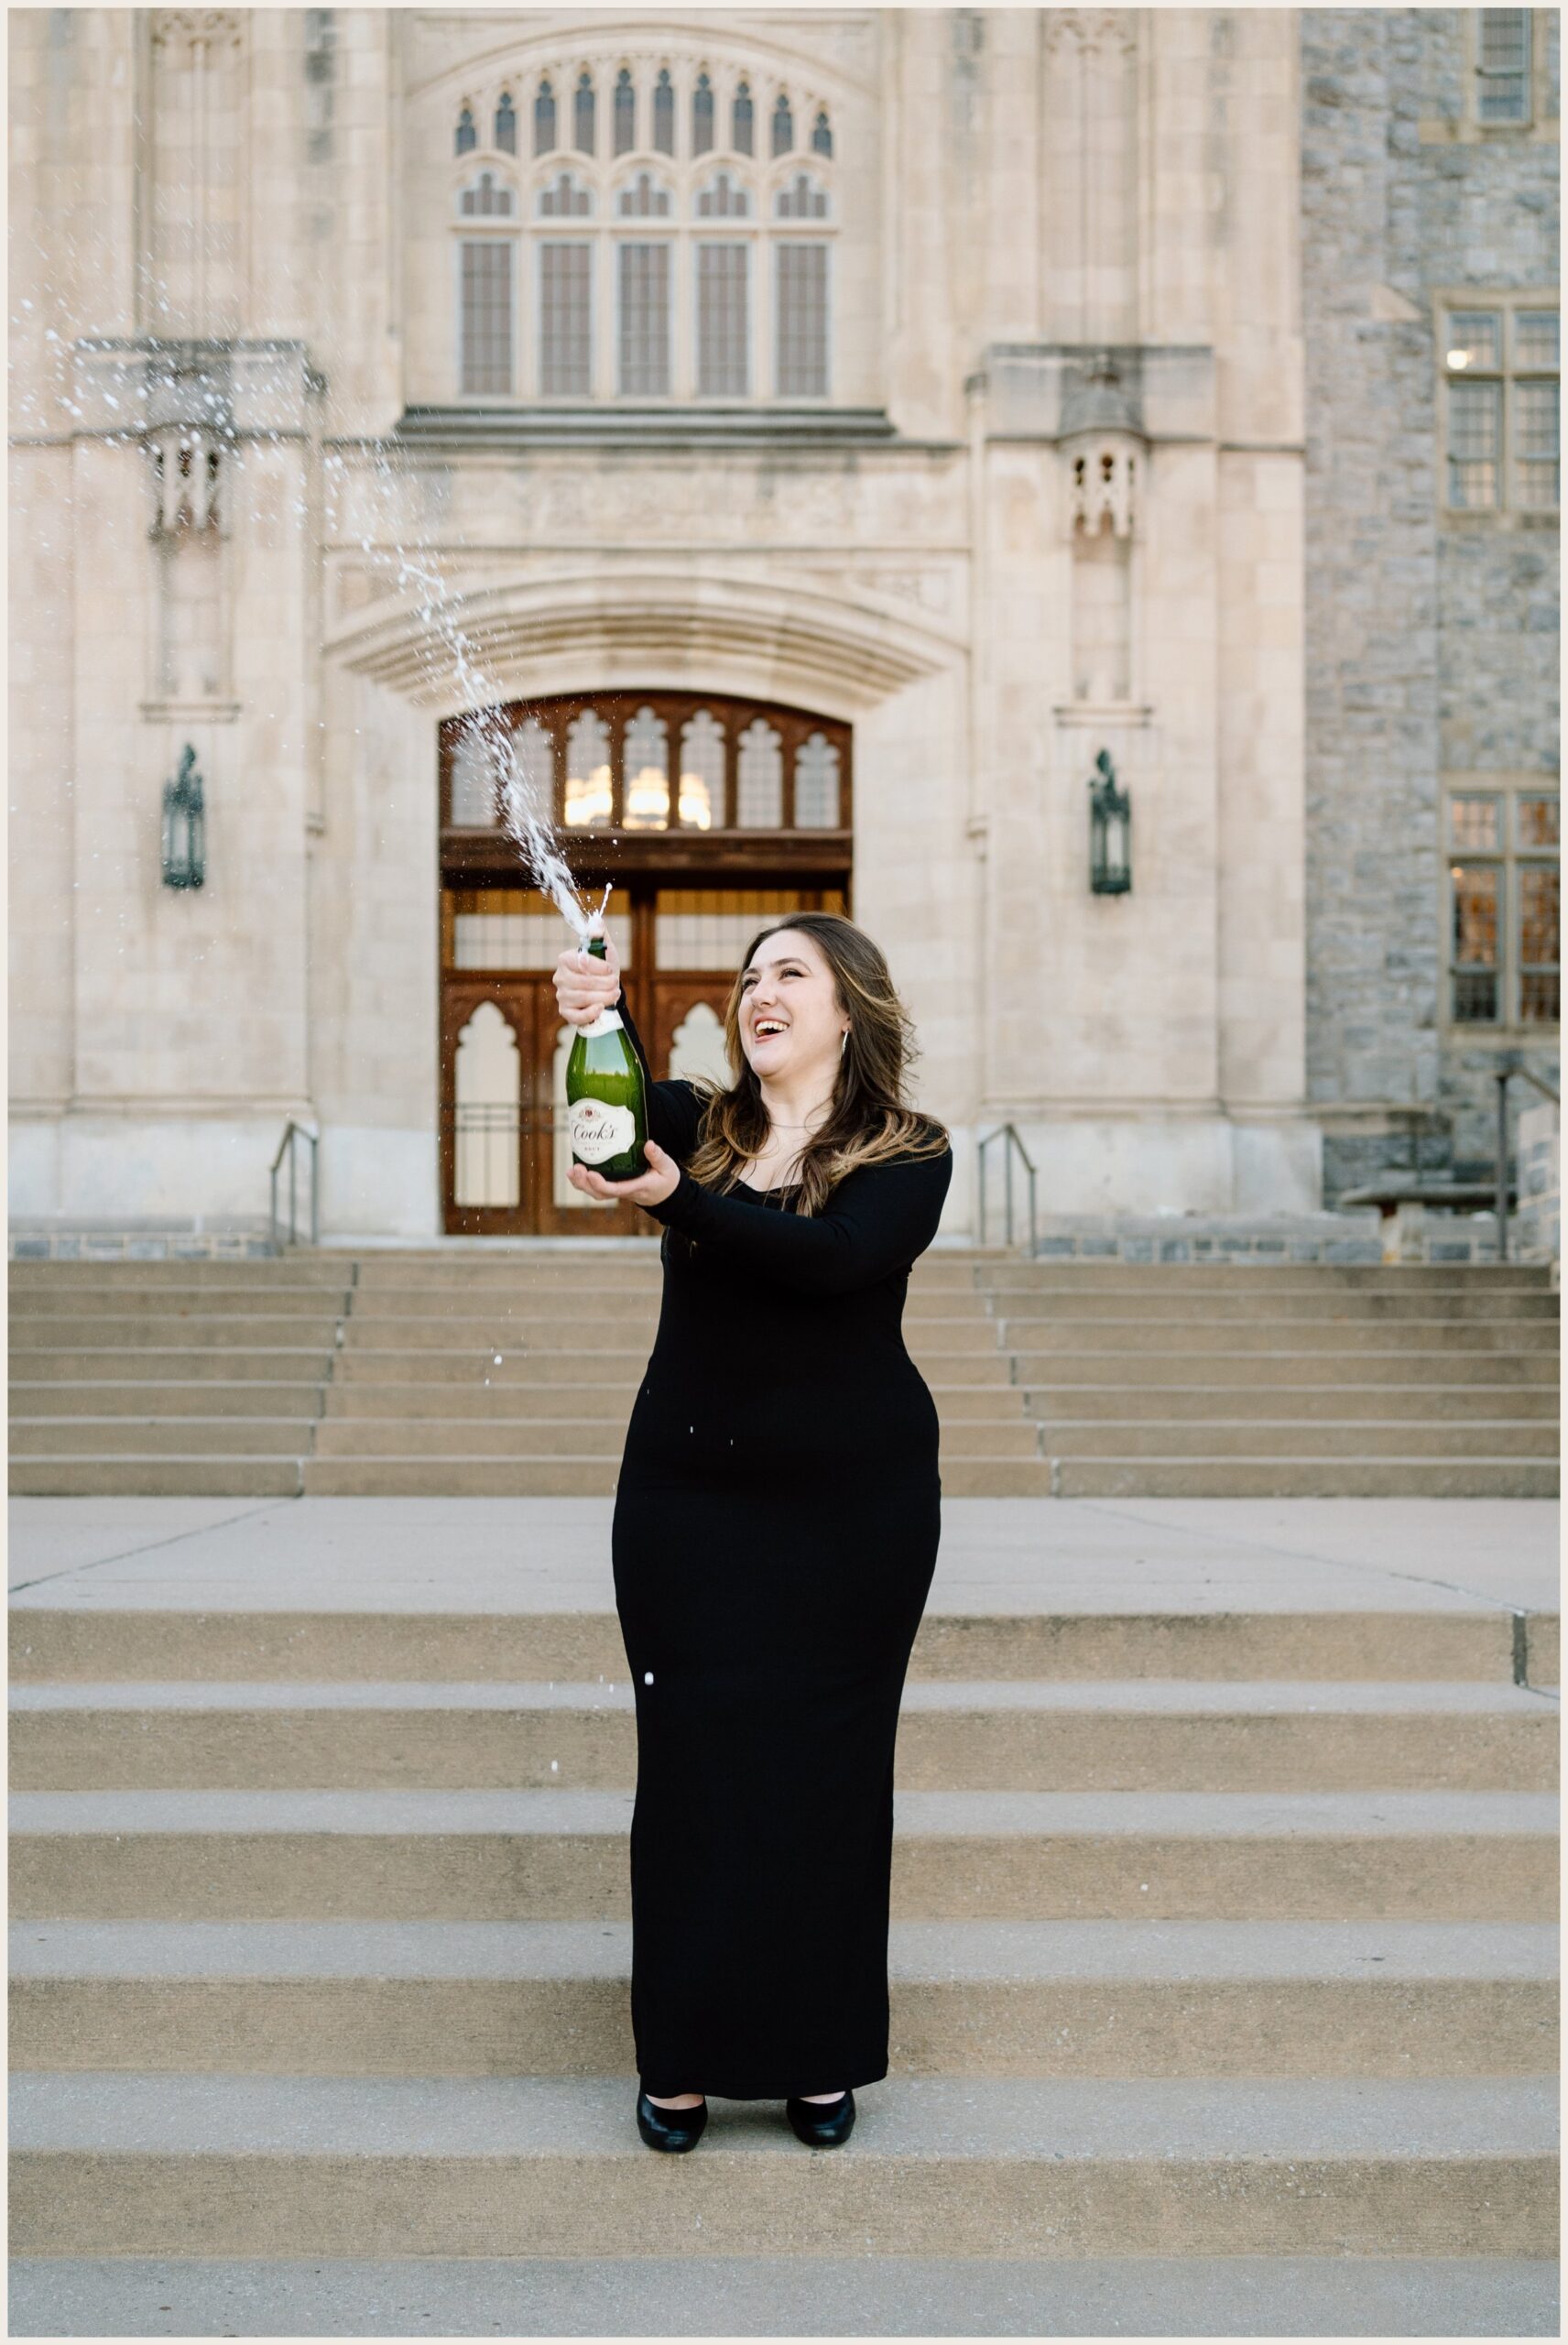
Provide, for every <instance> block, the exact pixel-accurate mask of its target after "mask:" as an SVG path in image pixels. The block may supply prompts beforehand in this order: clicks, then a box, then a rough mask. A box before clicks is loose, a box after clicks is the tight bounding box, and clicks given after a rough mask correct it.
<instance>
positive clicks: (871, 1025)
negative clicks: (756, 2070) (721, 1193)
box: [687, 912, 949, 1214]
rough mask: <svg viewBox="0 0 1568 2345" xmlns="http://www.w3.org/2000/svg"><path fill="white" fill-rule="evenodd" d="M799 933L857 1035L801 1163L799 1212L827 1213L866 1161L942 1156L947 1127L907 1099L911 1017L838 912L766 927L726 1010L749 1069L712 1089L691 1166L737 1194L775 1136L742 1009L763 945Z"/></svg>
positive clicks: (740, 1063)
mask: <svg viewBox="0 0 1568 2345" xmlns="http://www.w3.org/2000/svg"><path fill="white" fill-rule="evenodd" d="M787 930H789V931H794V932H796V933H799V934H800V935H802V936H809V937H810V938H811V941H812V943H814V944H815V945H817V946H818V947H819V949H820V951H821V953H822V958H823V959H824V960H825V961H826V963H827V965H828V967H829V969H830V970H831V971H832V973H833V987H834V991H835V993H836V995H837V999H838V1006H839V1008H840V1009H842V1010H843V1011H844V1015H845V1017H846V1018H847V1019H848V1020H849V1033H848V1036H847V1038H846V1040H845V1042H844V1056H843V1058H842V1059H841V1061H840V1063H839V1071H838V1080H837V1082H836V1083H835V1084H834V1085H833V1105H832V1107H831V1109H830V1110H829V1113H828V1116H827V1118H826V1120H825V1122H823V1123H822V1124H821V1125H820V1126H819V1127H818V1129H816V1131H814V1132H813V1133H812V1135H811V1139H810V1140H808V1141H807V1143H806V1145H805V1147H804V1148H803V1149H802V1150H801V1151H800V1158H799V1160H798V1169H799V1172H800V1196H799V1198H798V1199H797V1201H796V1211H797V1212H798V1213H801V1214H811V1213H817V1212H820V1211H821V1209H822V1205H824V1204H825V1203H826V1201H827V1198H828V1196H829V1194H830V1193H831V1192H832V1190H833V1188H835V1187H836V1185H837V1184H838V1183H839V1182H840V1181H842V1180H843V1179H844V1176H845V1175H846V1174H847V1173H850V1172H857V1171H858V1170H859V1169H860V1167H861V1166H862V1165H864V1164H889V1163H892V1162H895V1161H897V1160H898V1159H900V1158H903V1159H906V1160H910V1159H919V1158H921V1157H928V1156H941V1155H942V1153H943V1152H944V1151H945V1150H946V1149H947V1147H948V1145H949V1142H948V1136H947V1132H946V1129H945V1128H944V1127H943V1126H942V1125H941V1124H939V1123H938V1122H937V1121H936V1119H935V1118H934V1117H931V1116H925V1115H922V1114H920V1110H919V1109H918V1108H914V1107H910V1106H909V1103H908V1100H907V1099H906V1096H905V1086H906V1084H907V1082H908V1078H909V1068H910V1066H911V1065H912V1063H913V1062H914V1060H915V1058H916V1056H917V1052H916V1048H915V1040H914V1028H913V1026H912V1024H911V1023H910V1020H909V1012H908V1010H906V1009H905V1008H904V1005H903V1003H902V1002H901V1001H900V1000H899V998H898V994H897V993H896V992H895V991H894V988H893V980H892V977H891V976H889V974H888V970H887V961H886V960H885V959H884V958H883V955H882V953H881V950H880V948H879V947H878V946H877V945H876V944H874V943H872V941H871V939H870V937H868V936H867V935H866V932H865V931H864V929H859V928H856V927H855V923H854V922H853V921H848V920H843V919H841V918H840V916H839V915H838V913H836V912H796V913H794V914H793V915H792V917H791V918H789V920H778V921H774V922H771V924H770V925H769V926H768V927H767V928H762V929H758V931H757V934H756V935H755V936H754V937H753V938H752V940H751V943H750V944H749V945H748V946H747V947H746V955H745V958H744V959H743V961H742V963H741V965H740V968H739V970H738V971H737V973H736V976H735V984H734V985H733V987H731V988H730V998H729V1000H728V1001H727V1002H726V1004H725V1005H724V1047H725V1049H726V1051H727V1052H728V1053H729V1061H730V1064H731V1065H732V1066H735V1067H738V1068H739V1069H740V1074H739V1075H738V1076H737V1078H736V1080H735V1082H734V1083H733V1084H732V1085H731V1086H730V1088H729V1089H728V1090H727V1091H726V1090H724V1088H723V1087H722V1086H721V1085H718V1084H712V1085H711V1087H710V1088H709V1090H708V1097H707V1101H706V1105H705V1107H704V1110H703V1116H702V1127H701V1131H700V1135H699V1140H698V1145H697V1148H696V1151H695V1152H694V1153H693V1155H692V1157H691V1162H690V1163H689V1164H688V1166H687V1170H688V1172H690V1173H691V1178H692V1179H693V1180H694V1181H700V1182H702V1184H703V1185H704V1186H705V1187H707V1188H714V1189H728V1188H733V1187H734V1186H735V1183H736V1182H737V1181H738V1180H739V1179H740V1175H741V1172H742V1171H743V1170H744V1168H745V1167H746V1165H747V1164H749V1163H750V1162H751V1161H752V1159H753V1158H754V1157H755V1156H757V1155H758V1154H759V1153H760V1151H761V1150H762V1148H763V1145H764V1143H765V1142H766V1140H767V1139H768V1133H769V1131H770V1130H771V1129H772V1126H771V1120H770V1118H769V1117H768V1109H767V1107H765V1105H764V1104H763V1098H762V1088H761V1085H760V1084H759V1083H758V1081H757V1076H756V1074H754V1073H753V1071H752V1068H751V1065H750V1063H749V1062H748V1060H747V1058H746V1052H745V1050H744V1049H743V1048H742V1045H741V1034H740V1005H741V999H742V987H743V984H744V982H745V978H746V970H747V968H748V967H749V966H750V965H751V962H752V960H753V958H754V956H755V954H756V953H757V947H758V945H759V944H763V943H766V942H767V940H768V937H770V936H779V935H781V934H782V933H784V932H785V931H787Z"/></svg>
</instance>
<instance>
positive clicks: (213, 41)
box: [152, 8, 243, 53]
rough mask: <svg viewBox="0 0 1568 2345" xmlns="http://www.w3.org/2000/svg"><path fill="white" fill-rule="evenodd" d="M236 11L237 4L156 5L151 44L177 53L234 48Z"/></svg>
mask: <svg viewBox="0 0 1568 2345" xmlns="http://www.w3.org/2000/svg"><path fill="white" fill-rule="evenodd" d="M240 14H241V12H240V11H239V10H238V9H237V8H159V9H158V10H156V11H155V13H154V16H153V20H152V45H153V47H154V49H171V50H174V51H177V52H180V53H183V52H186V51H190V52H192V53H193V52H194V51H195V50H197V49H201V50H203V51H205V50H209V49H238V47H239V46H240V42H241V39H242V38H243V35H242V29H241V24H240Z"/></svg>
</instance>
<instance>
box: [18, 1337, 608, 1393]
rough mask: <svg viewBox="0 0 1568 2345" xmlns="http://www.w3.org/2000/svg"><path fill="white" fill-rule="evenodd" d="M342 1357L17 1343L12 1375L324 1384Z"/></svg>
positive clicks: (272, 1350)
mask: <svg viewBox="0 0 1568 2345" xmlns="http://www.w3.org/2000/svg"><path fill="white" fill-rule="evenodd" d="M341 1357H342V1355H341V1354H340V1353H338V1352H337V1351H336V1348H335V1347H334V1346H333V1345H332V1344H308V1345H299V1344H294V1345H287V1344H268V1345H260V1346H257V1345H252V1346H245V1345H241V1344H233V1345H229V1344H202V1345H200V1346H194V1347H182V1346H179V1345H138V1346H136V1347H135V1348H134V1349H127V1348H126V1347H125V1346H124V1345H115V1346H109V1347H105V1346H103V1345H95V1346H93V1347H80V1346H76V1345H58V1344H57V1345H49V1344H37V1345H35V1344H29V1345H15V1344H14V1345H13V1346H12V1347H11V1374H12V1377H13V1379H14V1380H16V1381H17V1382H20V1383H24V1384H38V1383H43V1384H67V1383H82V1384H102V1383H115V1384H123V1383H127V1382H130V1383H144V1382H153V1383H160V1384H169V1383H174V1384H179V1383H191V1382H196V1381H201V1382H203V1383H205V1382H208V1381H211V1380H216V1381H218V1382H220V1383H250V1384H265V1383H277V1382H284V1383H299V1382H310V1383H320V1382H321V1380H323V1379H324V1378H326V1377H328V1376H330V1375H332V1374H334V1373H335V1372H336V1369H335V1362H336V1360H337V1359H338V1358H341ZM640 1365H641V1363H639V1367H640Z"/></svg>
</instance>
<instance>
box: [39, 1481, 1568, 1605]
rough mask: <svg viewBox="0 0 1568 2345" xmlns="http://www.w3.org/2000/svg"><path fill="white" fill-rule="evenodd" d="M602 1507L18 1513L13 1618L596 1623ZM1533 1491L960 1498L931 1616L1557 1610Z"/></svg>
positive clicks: (333, 1506)
mask: <svg viewBox="0 0 1568 2345" xmlns="http://www.w3.org/2000/svg"><path fill="white" fill-rule="evenodd" d="M613 1507H614V1501H613V1500H609V1499H417V1498H405V1499H309V1498H308V1499H295V1500H261V1501H257V1500H244V1499H107V1498H105V1499H94V1498H84V1499H27V1498H24V1499H14V1500H12V1501H11V1505H10V1531H11V1537H10V1554H9V1565H8V1579H9V1585H10V1587H11V1589H12V1591H13V1594H12V1602H13V1604H14V1605H15V1606H16V1607H17V1608H19V1609H24V1608H34V1607H37V1608H42V1609H60V1608H66V1609H82V1610H83V1611H92V1610H94V1609H111V1610H115V1611H121V1610H126V1609H155V1610H167V1609H175V1610H184V1609H191V1610H202V1611H212V1610H224V1609H236V1610H244V1611H246V1612H255V1611H267V1610H274V1609H276V1610H279V1611H290V1612H312V1611H320V1612H341V1611H345V1610H352V1611H365V1610H370V1611H387V1612H399V1613H408V1612H421V1611H430V1612H438V1611H439V1612H453V1611H458V1612H463V1613H483V1612H492V1611H493V1612H515V1611H518V1610H524V1611H528V1612H530V1613H532V1612H552V1611H560V1612H582V1611H594V1610H604V1611H611V1610H613V1609H614V1606H615V1590H614V1586H613V1583H612V1579H611V1573H610V1522H611V1515H612V1512H613ZM1558 1584H1559V1575H1558V1509H1557V1506H1556V1504H1555V1503H1554V1502H1553V1501H1552V1500H1544V1499H1257V1500H1254V1499H1118V1500H1093V1499H1080V1500H1071V1499H1067V1500H1064V1499H1053V1500H1037V1499H953V1500H949V1501H948V1502H947V1504H946V1507H945V1509H944V1514H943V1531H942V1548H941V1553H940V1555H939V1557H938V1562H937V1569H936V1577H935V1579H934V1581H933V1583H932V1586H931V1598H930V1601H929V1604H928V1607H927V1609H928V1610H929V1611H931V1612H935V1613H948V1614H953V1613H956V1614H964V1613H989V1614H996V1613H1003V1614H1005V1613H1009V1612H1018V1613H1039V1612H1040V1611H1041V1610H1046V1611H1050V1612H1053V1613H1064V1612H1065V1613H1079V1614H1084V1613H1088V1614H1095V1613H1113V1614H1114V1613H1126V1612H1135V1611H1136V1612H1138V1613H1144V1614H1147V1613H1149V1612H1150V1611H1157V1612H1164V1613H1175V1614H1181V1613H1197V1614H1214V1613H1228V1612H1236V1611H1248V1612H1284V1611H1288V1612H1303V1611H1309V1612H1310V1611H1325V1612H1331V1611H1349V1612H1360V1611H1366V1612H1379V1613H1382V1612H1388V1611H1407V1610H1408V1611H1410V1612H1421V1613H1433V1612H1465V1611H1474V1610H1475V1609H1486V1608H1488V1607H1490V1606H1494V1605H1495V1606H1497V1607H1498V1608H1499V1609H1504V1610H1513V1611H1549V1612H1550V1611H1555V1609H1556V1608H1557V1601H1558Z"/></svg>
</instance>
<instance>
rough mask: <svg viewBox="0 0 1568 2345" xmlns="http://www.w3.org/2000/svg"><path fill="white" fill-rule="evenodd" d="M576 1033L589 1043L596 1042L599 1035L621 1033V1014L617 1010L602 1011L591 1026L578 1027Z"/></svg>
mask: <svg viewBox="0 0 1568 2345" xmlns="http://www.w3.org/2000/svg"><path fill="white" fill-rule="evenodd" d="M577 1031H578V1032H579V1033H580V1034H582V1035H583V1036H584V1037H585V1038H586V1039H587V1040H588V1041H589V1042H597V1041H598V1039H599V1037H600V1035H601V1034H618V1033H619V1032H620V1031H621V1013H620V1011H619V1010H618V1009H602V1010H601V1011H600V1012H599V1015H598V1016H597V1018H595V1019H594V1020H593V1024H592V1026H579V1028H578V1029H577Z"/></svg>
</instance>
